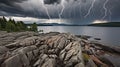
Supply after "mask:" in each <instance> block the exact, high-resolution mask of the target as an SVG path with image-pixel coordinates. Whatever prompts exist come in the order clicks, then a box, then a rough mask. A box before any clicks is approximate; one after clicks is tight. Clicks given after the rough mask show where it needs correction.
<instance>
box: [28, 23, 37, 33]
mask: <svg viewBox="0 0 120 67" xmlns="http://www.w3.org/2000/svg"><path fill="white" fill-rule="evenodd" d="M30 31H34V32H38V29H37V24H36V23H35V22H34V23H33V24H32V25H31V26H30Z"/></svg>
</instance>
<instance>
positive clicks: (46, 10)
mask: <svg viewBox="0 0 120 67" xmlns="http://www.w3.org/2000/svg"><path fill="white" fill-rule="evenodd" d="M42 6H43V8H44V9H45V12H46V14H47V16H48V18H49V19H50V20H51V17H50V14H49V12H48V9H47V7H46V6H45V4H44V3H42Z"/></svg>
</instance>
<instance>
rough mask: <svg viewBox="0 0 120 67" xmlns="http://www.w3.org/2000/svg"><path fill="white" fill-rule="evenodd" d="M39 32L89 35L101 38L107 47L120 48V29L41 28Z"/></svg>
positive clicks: (86, 27)
mask: <svg viewBox="0 0 120 67" xmlns="http://www.w3.org/2000/svg"><path fill="white" fill-rule="evenodd" d="M38 30H44V33H46V32H61V33H67V32H70V33H72V34H76V35H88V36H93V37H94V38H101V40H100V42H101V43H103V44H106V45H115V46H120V27H92V26H39V27H38Z"/></svg>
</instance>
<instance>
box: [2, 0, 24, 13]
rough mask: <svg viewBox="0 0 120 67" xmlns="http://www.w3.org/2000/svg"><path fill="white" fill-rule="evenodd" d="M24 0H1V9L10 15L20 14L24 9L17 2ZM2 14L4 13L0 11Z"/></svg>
mask: <svg viewBox="0 0 120 67" xmlns="http://www.w3.org/2000/svg"><path fill="white" fill-rule="evenodd" d="M23 1H25V0H0V11H3V12H5V13H7V14H9V15H20V14H22V13H23V12H24V11H22V8H21V7H20V6H19V5H17V4H16V3H22V2H23ZM0 15H2V13H0ZM3 15H4V14H3Z"/></svg>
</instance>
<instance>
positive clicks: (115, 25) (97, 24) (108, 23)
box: [87, 22, 120, 27]
mask: <svg viewBox="0 0 120 67" xmlns="http://www.w3.org/2000/svg"><path fill="white" fill-rule="evenodd" d="M87 26H99V27H120V22H107V23H94V24H89V25H87Z"/></svg>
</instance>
